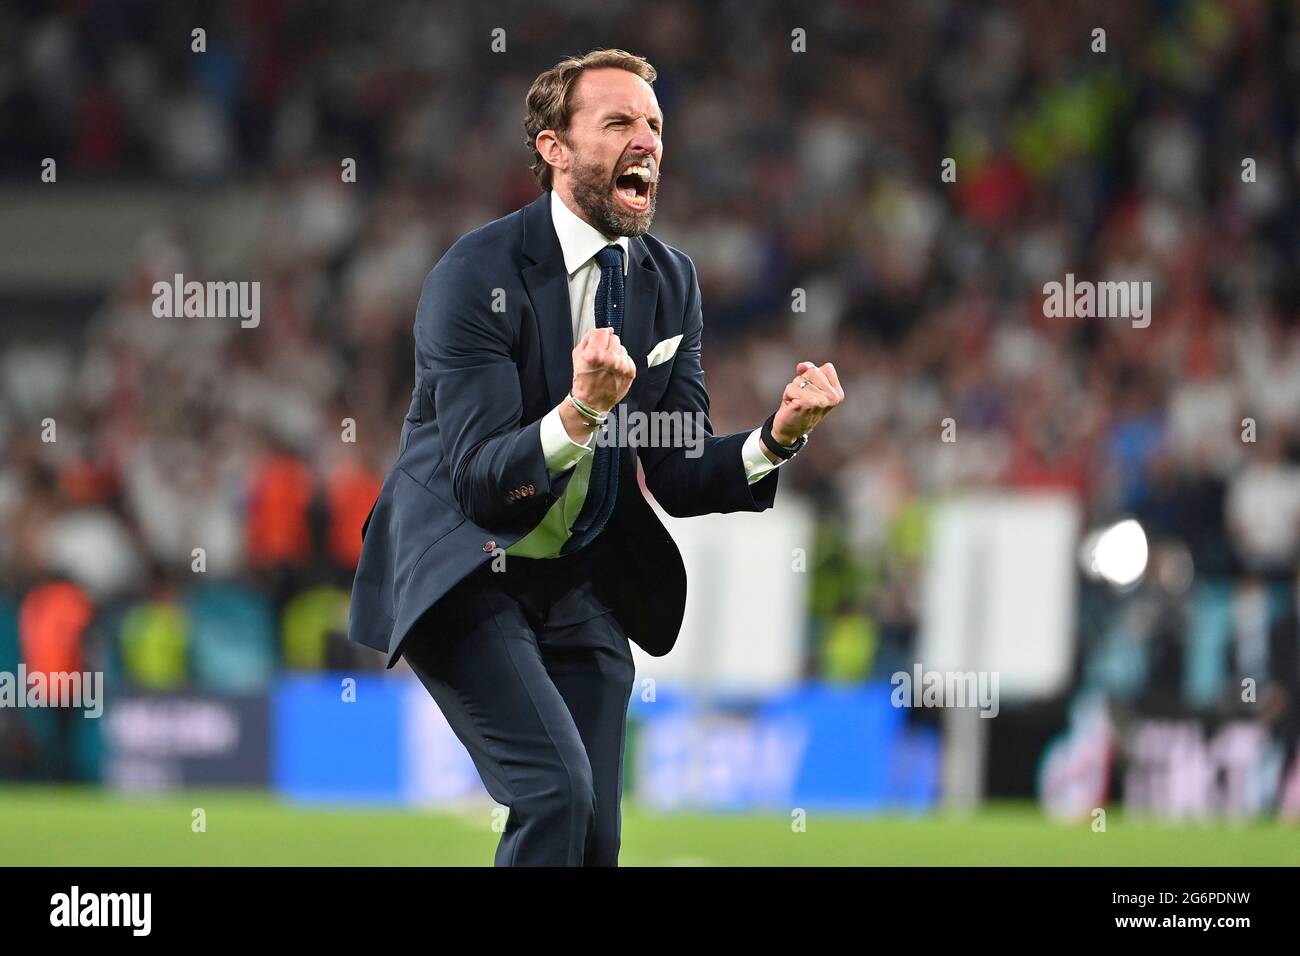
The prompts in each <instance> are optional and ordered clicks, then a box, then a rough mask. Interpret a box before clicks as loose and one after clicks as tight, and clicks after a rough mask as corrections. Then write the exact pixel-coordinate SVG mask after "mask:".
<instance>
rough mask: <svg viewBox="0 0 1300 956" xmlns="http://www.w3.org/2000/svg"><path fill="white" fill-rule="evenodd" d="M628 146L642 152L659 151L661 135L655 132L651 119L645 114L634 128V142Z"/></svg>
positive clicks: (653, 152) (651, 152)
mask: <svg viewBox="0 0 1300 956" xmlns="http://www.w3.org/2000/svg"><path fill="white" fill-rule="evenodd" d="M628 148H629V149H631V150H635V151H638V152H642V153H649V154H651V155H654V154H655V153H657V152H659V135H658V134H657V133H655V131H654V128H653V127H652V126H651V125H650V121H649V120H647V119H646V118H645V117H644V116H643V117H641V119H639V120H638V121H637V124H636V126H635V127H634V128H633V135H632V142H630V143H629V144H628Z"/></svg>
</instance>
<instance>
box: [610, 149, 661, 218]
mask: <svg viewBox="0 0 1300 956" xmlns="http://www.w3.org/2000/svg"><path fill="white" fill-rule="evenodd" d="M656 179H657V177H656V176H655V169H654V163H653V162H652V161H651V160H650V159H649V158H648V157H647V158H646V159H644V160H642V161H641V162H639V163H636V162H632V163H627V164H626V165H624V166H623V169H622V171H621V172H620V173H619V174H618V176H617V177H616V178H615V179H614V192H615V194H616V195H617V196H618V198H619V201H620V202H622V203H623V205H624V206H626V207H627V208H628V209H630V210H632V211H633V212H644V211H645V210H646V209H647V208H648V207H649V205H650V192H651V190H652V189H653V188H654V187H655V184H656Z"/></svg>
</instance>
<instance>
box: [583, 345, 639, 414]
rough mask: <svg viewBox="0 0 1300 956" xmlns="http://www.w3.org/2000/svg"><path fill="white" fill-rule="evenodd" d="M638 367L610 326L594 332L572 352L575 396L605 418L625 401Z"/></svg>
mask: <svg viewBox="0 0 1300 956" xmlns="http://www.w3.org/2000/svg"><path fill="white" fill-rule="evenodd" d="M634 378H636V364H635V363H634V362H633V361H632V358H631V356H629V355H628V354H627V349H625V348H624V347H623V345H622V343H620V342H619V340H618V336H617V335H615V334H614V330H613V329H611V328H610V327H609V326H606V327H605V328H603V329H592V330H591V331H589V332H588V333H587V334H586V335H584V336H583V337H582V341H581V342H579V343H578V347H577V348H575V349H574V350H573V394H574V396H575V397H576V398H578V399H579V400H581V401H584V402H586V403H587V404H588V405H590V406H592V407H593V408H595V409H596V410H597V411H598V412H600V413H601V414H602V415H603V414H605V413H606V412H608V411H609V410H610V409H611V408H613V407H614V406H615V405H617V404H618V403H619V402H621V401H622V400H623V396H624V395H626V394H627V390H628V389H629V388H631V387H632V380H633V379H634Z"/></svg>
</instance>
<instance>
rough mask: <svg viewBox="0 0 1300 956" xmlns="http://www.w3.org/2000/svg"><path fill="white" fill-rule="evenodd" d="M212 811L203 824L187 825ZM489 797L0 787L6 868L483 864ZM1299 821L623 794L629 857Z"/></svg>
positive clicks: (942, 855)
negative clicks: (401, 801)
mask: <svg viewBox="0 0 1300 956" xmlns="http://www.w3.org/2000/svg"><path fill="white" fill-rule="evenodd" d="M195 808H202V809H203V811H204V813H205V816H206V825H207V830H206V832H201V833H198V832H194V831H193V829H192V828H191V821H192V819H193V816H192V813H193V811H194V809H195ZM492 822H493V816H492V808H491V807H478V808H474V809H472V810H468V811H464V812H456V813H448V812H444V811H439V812H433V811H420V810H409V809H392V810H389V809H374V808H365V807H334V806H332V807H304V806H296V805H291V804H286V803H283V802H280V801H278V800H277V799H275V798H274V797H272V796H269V795H267V794H264V793H239V792H230V791H212V792H209V791H203V792H185V793H179V794H168V795H166V796H163V797H156V798H144V797H120V796H114V795H111V794H105V793H103V792H102V791H96V790H83V789H50V788H28V787H13V786H10V787H7V788H4V789H0V864H3V865H10V866H12V865H25V866H44V865H52V866H193V865H198V866H224V865H254V866H257V865H272V866H292V865H304V866H316V865H320V866H382V865H454V866H467V865H468V866H475V865H489V864H490V863H491V862H492V853H493V850H494V848H495V846H496V842H497V839H498V835H497V834H496V833H494V832H492ZM1298 836H1300V835H1298V834H1297V832H1296V828H1295V827H1294V826H1292V827H1286V826H1282V825H1277V824H1263V823H1260V824H1250V825H1242V826H1228V825H1215V826H1193V825H1188V826H1177V827H1175V826H1165V825H1160V824H1155V823H1146V822H1143V823H1140V824H1139V823H1137V822H1132V821H1125V820H1124V819H1122V817H1121V816H1120V814H1119V813H1118V812H1114V811H1113V812H1111V813H1110V815H1109V819H1108V821H1107V829H1106V832H1105V833H1094V832H1093V831H1092V829H1091V827H1090V825H1089V824H1088V823H1082V824H1078V825H1074V826H1063V825H1060V824H1056V823H1052V822H1050V821H1047V820H1045V819H1044V818H1043V817H1042V816H1041V814H1039V813H1038V811H1037V810H1036V809H1035V808H1033V807H1032V806H1026V805H1014V804H1010V805H1008V804H1003V805H994V806H991V807H988V808H985V809H984V810H982V811H980V812H979V813H977V814H974V815H971V816H947V815H938V816H926V817H900V816H877V817H848V816H840V815H834V814H829V813H823V812H820V811H817V810H810V811H809V812H808V814H807V827H806V830H804V832H795V831H794V830H793V828H792V826H791V819H790V818H789V817H787V816H782V815H780V814H773V815H759V814H736V815H705V814H698V813H691V814H684V813H683V814H667V815H661V814H655V813H649V812H646V811H645V810H643V809H641V808H638V807H637V806H636V805H635V804H633V803H631V802H629V801H625V803H624V811H623V850H622V855H621V858H620V860H621V863H622V864H623V865H625V866H665V865H666V866H845V865H849V866H858V865H868V866H869V865H889V866H899V865H902V866H907V865H939V866H945V865H955V866H964V865H992V866H999V865H1013V866H1014V865H1022V864H1029V865H1045V866H1058V865H1084V866H1088V865H1102V866H1130V865H1144V866H1254V865H1264V866H1278V865H1296V864H1297V863H1300V839H1298V838H1297V837H1298Z"/></svg>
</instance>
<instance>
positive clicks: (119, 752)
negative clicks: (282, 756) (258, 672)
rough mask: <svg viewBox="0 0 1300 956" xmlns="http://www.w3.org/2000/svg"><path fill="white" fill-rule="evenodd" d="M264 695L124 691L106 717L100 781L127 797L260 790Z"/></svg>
mask: <svg viewBox="0 0 1300 956" xmlns="http://www.w3.org/2000/svg"><path fill="white" fill-rule="evenodd" d="M268 710H269V707H268V701H267V698H266V696H265V695H264V694H248V695H237V696H230V695H224V694H223V695H220V696H218V695H215V694H200V693H192V694H191V693H141V692H123V693H118V694H115V695H114V696H113V700H112V705H111V706H110V707H108V708H106V710H105V712H104V718H103V719H104V757H103V759H104V763H103V774H104V782H105V783H106V784H107V785H108V786H110V787H113V788H115V789H119V790H127V791H148V790H167V789H174V788H178V787H232V786H233V787H264V786H266V785H267V784H268V783H269V782H270V756H269V753H270V751H269V746H268V742H269V726H270V725H269V715H268Z"/></svg>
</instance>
